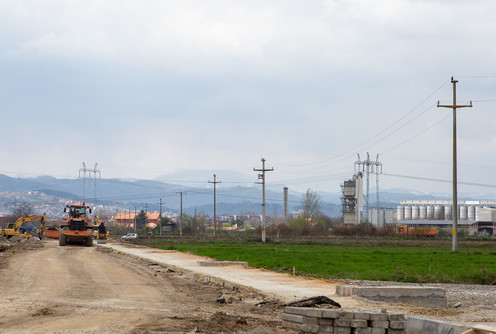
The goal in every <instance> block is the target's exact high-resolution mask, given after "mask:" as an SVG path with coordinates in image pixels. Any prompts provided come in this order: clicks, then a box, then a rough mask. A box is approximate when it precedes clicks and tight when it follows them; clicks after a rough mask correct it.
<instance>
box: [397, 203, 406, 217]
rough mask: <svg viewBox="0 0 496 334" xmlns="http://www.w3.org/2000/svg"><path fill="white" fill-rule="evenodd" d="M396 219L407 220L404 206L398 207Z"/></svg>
mask: <svg viewBox="0 0 496 334" xmlns="http://www.w3.org/2000/svg"><path fill="white" fill-rule="evenodd" d="M396 218H398V220H404V219H405V210H404V209H403V206H401V205H398V207H397V210H396Z"/></svg>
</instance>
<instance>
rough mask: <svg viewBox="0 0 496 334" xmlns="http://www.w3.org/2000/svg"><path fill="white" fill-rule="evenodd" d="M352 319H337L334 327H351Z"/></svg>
mask: <svg viewBox="0 0 496 334" xmlns="http://www.w3.org/2000/svg"><path fill="white" fill-rule="evenodd" d="M351 320H352V319H341V318H339V319H336V320H334V326H336V327H350V326H351Z"/></svg>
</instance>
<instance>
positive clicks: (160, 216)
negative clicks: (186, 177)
mask: <svg viewBox="0 0 496 334" xmlns="http://www.w3.org/2000/svg"><path fill="white" fill-rule="evenodd" d="M158 204H159V205H160V215H159V219H160V220H159V222H158V224H159V225H158V226H159V228H160V230H159V234H160V235H162V204H163V202H162V199H160V202H159V203H158Z"/></svg>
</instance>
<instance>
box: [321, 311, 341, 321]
mask: <svg viewBox="0 0 496 334" xmlns="http://www.w3.org/2000/svg"><path fill="white" fill-rule="evenodd" d="M338 317H339V311H338V310H322V318H329V319H337V318H338Z"/></svg>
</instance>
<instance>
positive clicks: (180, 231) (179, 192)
mask: <svg viewBox="0 0 496 334" xmlns="http://www.w3.org/2000/svg"><path fill="white" fill-rule="evenodd" d="M176 194H180V195H181V215H180V216H179V236H180V237H182V236H183V194H186V193H185V192H182V191H178V192H177V193H176Z"/></svg>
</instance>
